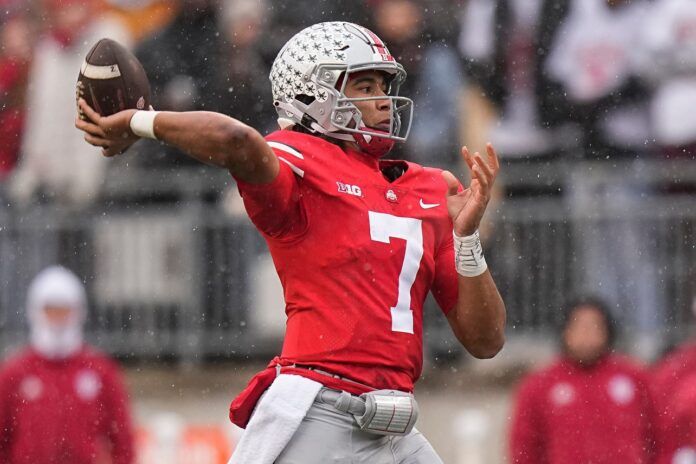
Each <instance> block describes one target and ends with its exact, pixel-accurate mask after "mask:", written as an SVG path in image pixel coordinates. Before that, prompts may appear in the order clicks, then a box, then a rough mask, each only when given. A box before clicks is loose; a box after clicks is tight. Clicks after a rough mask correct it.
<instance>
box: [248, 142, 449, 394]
mask: <svg viewBox="0 0 696 464" xmlns="http://www.w3.org/2000/svg"><path fill="white" fill-rule="evenodd" d="M267 141H268V142H269V144H270V145H271V146H272V148H273V150H274V151H275V153H276V155H277V156H278V157H279V158H280V161H281V162H280V167H281V169H280V174H279V175H278V177H277V178H276V179H275V180H274V181H273V183H271V184H270V185H249V184H244V183H242V182H240V183H239V189H240V192H241V194H242V197H243V199H244V203H245V206H246V208H247V212H248V214H249V216H250V217H251V219H252V221H253V222H254V224H255V225H256V226H257V228H258V229H259V230H260V231H261V232H262V233H263V235H264V236H265V238H266V241H267V242H268V247H269V249H270V252H271V255H272V257H273V261H274V263H275V267H276V270H277V272H278V275H279V276H280V280H281V282H282V284H283V289H284V293H285V302H286V313H287V331H286V335H285V342H284V345H283V351H282V354H281V356H280V357H279V358H276V360H275V362H276V363H278V364H281V365H288V364H297V365H303V366H312V367H315V368H319V369H322V370H325V371H328V372H331V373H332V374H336V375H339V376H342V377H346V378H349V379H352V380H354V381H357V382H359V383H362V384H364V385H368V386H370V387H373V388H389V389H398V390H403V391H412V390H413V384H414V382H415V381H416V379H418V377H419V376H420V373H421V368H422V325H423V320H422V319H423V314H422V308H423V301H424V300H425V297H426V296H427V293H428V292H429V291H431V290H432V291H433V294H434V296H435V298H436V300H437V301H438V303H439V305H440V307H441V308H442V309H443V311H444V312H445V313H447V312H448V311H449V310H450V309H451V308H452V307H453V306H454V304H455V302H456V300H457V291H458V290H457V273H456V270H455V267H454V252H453V244H452V221H451V219H450V217H449V214H448V212H447V204H446V192H447V185H446V183H445V180H444V179H443V177H442V175H441V171H440V170H438V169H431V168H424V167H421V166H419V165H416V164H413V163H407V162H403V161H386V160H382V161H378V160H376V159H373V158H370V157H369V156H366V155H365V154H362V153H359V152H355V151H350V150H348V151H344V150H343V149H341V148H340V147H339V146H337V145H335V144H333V143H330V142H328V141H325V140H323V139H321V138H319V137H315V136H311V135H307V134H302V133H298V132H292V131H288V130H283V131H278V132H275V133H273V134H271V135H269V136H268V137H267ZM387 166H392V167H394V168H395V169H398V168H399V167H402V168H405V169H406V170H405V172H404V173H403V175H401V176H400V177H398V178H397V179H396V180H394V181H389V180H388V179H387V178H386V177H385V176H384V175H383V173H382V171H381V170H380V168H384V167H387ZM298 373H299V374H301V375H305V374H306V373H303V372H298ZM308 376H309V375H308ZM313 378H315V377H313ZM315 380H320V381H321V378H315Z"/></svg>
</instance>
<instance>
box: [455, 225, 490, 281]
mask: <svg viewBox="0 0 696 464" xmlns="http://www.w3.org/2000/svg"><path fill="white" fill-rule="evenodd" d="M452 235H453V236H454V264H455V266H456V268H457V272H458V273H459V274H460V275H462V276H464V277H476V276H479V275H481V274H483V273H484V272H486V269H488V265H487V264H486V258H484V257H483V248H482V247H481V238H480V237H479V232H478V230H477V231H476V232H474V233H473V234H471V235H467V236H466V237H459V236H458V235H457V234H455V233H454V232H452Z"/></svg>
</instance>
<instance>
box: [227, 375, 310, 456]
mask: <svg viewBox="0 0 696 464" xmlns="http://www.w3.org/2000/svg"><path fill="white" fill-rule="evenodd" d="M321 387H322V385H321V384H320V383H319V382H315V381H314V380H310V379H307V378H304V377H302V376H299V375H291V374H281V375H279V376H278V377H276V379H275V380H274V381H273V384H271V386H270V387H269V388H268V390H267V391H266V394H265V395H264V396H263V398H261V401H259V404H258V405H257V406H256V410H255V411H254V414H253V415H252V416H251V420H250V421H249V424H247V428H246V430H245V431H244V434H242V439H241V440H240V441H239V443H238V444H237V447H236V448H235V450H234V452H233V453H232V457H231V458H230V460H229V462H228V463H227V464H273V461H275V459H276V458H277V457H278V456H279V455H280V453H281V452H282V451H283V449H285V445H287V444H288V442H289V441H290V438H292V436H293V434H294V433H295V431H296V430H297V427H299V426H300V423H301V422H302V419H303V418H304V417H305V415H306V414H307V411H308V410H309V408H310V406H312V403H313V402H314V398H316V396H317V394H318V393H319V390H320V389H321Z"/></svg>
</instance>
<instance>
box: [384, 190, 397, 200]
mask: <svg viewBox="0 0 696 464" xmlns="http://www.w3.org/2000/svg"><path fill="white" fill-rule="evenodd" d="M384 197H385V198H386V199H387V200H389V201H391V202H394V203H396V202H397V201H399V197H397V196H396V193H394V191H393V190H392V189H389V190H387V193H385V194H384Z"/></svg>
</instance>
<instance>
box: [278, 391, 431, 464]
mask: <svg viewBox="0 0 696 464" xmlns="http://www.w3.org/2000/svg"><path fill="white" fill-rule="evenodd" d="M275 463H276V464H363V463H364V464H442V460H441V459H440V457H439V456H438V455H437V453H436V452H435V450H434V449H433V447H432V446H430V443H428V440H426V438H425V437H424V436H423V434H421V433H420V432H419V431H417V430H416V429H415V428H414V429H413V430H412V431H411V433H409V434H408V435H406V436H393V435H376V434H374V433H368V432H363V431H362V430H360V429H359V428H358V426H357V425H356V423H355V420H354V419H353V416H352V415H350V414H349V413H346V412H342V411H339V410H338V409H336V408H334V407H333V406H331V405H328V404H324V403H320V402H317V401H315V402H314V404H313V405H312V407H310V408H309V411H308V412H307V415H306V416H305V418H304V419H303V420H302V423H301V424H300V427H299V428H298V429H297V431H296V432H295V434H294V435H293V436H292V439H291V440H290V443H288V445H287V446H286V447H285V449H284V450H283V452H282V453H281V454H280V456H279V457H278V459H276V461H275Z"/></svg>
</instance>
